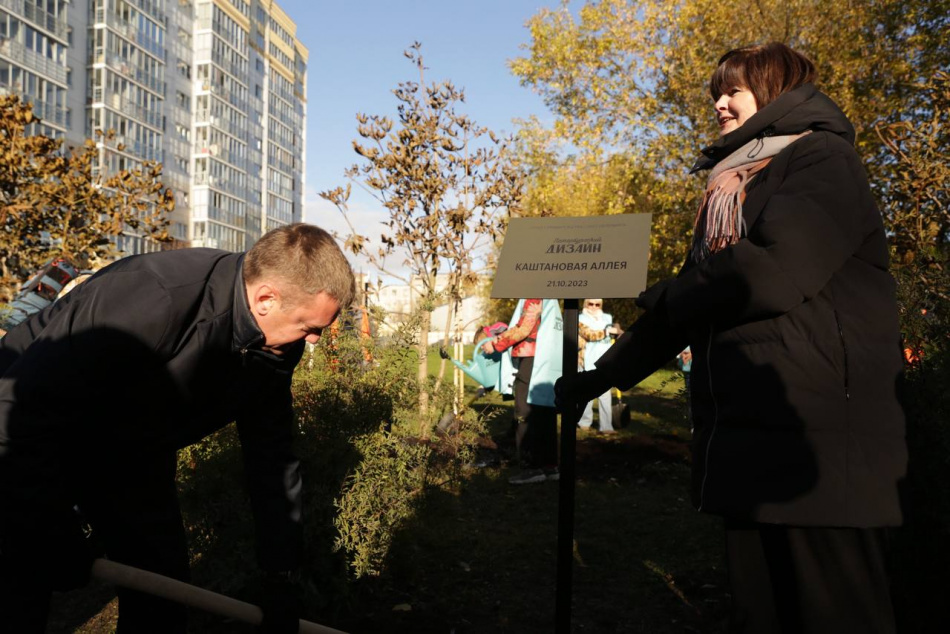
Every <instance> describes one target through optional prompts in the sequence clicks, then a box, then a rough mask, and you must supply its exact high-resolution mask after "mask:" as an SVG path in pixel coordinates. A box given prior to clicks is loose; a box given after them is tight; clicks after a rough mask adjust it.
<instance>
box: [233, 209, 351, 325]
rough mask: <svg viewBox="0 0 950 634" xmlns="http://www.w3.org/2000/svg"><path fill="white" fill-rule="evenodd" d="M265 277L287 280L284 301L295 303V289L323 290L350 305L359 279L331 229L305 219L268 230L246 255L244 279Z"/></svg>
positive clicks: (343, 305) (306, 291)
mask: <svg viewBox="0 0 950 634" xmlns="http://www.w3.org/2000/svg"><path fill="white" fill-rule="evenodd" d="M265 278H278V279H280V280H283V281H286V282H288V283H289V284H290V286H291V287H292V290H286V289H285V291H284V293H285V295H288V294H289V295H290V296H288V297H285V299H284V303H285V304H287V303H295V299H298V298H295V297H294V296H293V295H294V291H296V292H302V293H304V294H306V295H318V294H319V293H321V292H323V293H326V294H327V295H329V296H330V297H332V298H333V299H335V300H336V301H337V302H338V303H339V304H340V308H341V309H344V310H345V309H346V308H347V307H348V306H350V304H352V303H353V300H354V299H355V298H356V279H355V278H354V277H353V269H352V268H351V267H350V263H349V262H347V260H346V257H345V256H344V255H343V251H341V250H340V247H339V245H338V244H337V243H336V240H334V239H333V236H331V235H330V234H329V233H327V232H326V231H324V230H323V229H321V228H320V227H317V226H316V225H310V224H306V223H302V222H298V223H295V224H290V225H286V226H283V227H278V228H277V229H272V230H271V231H268V232H267V233H265V234H264V235H263V236H262V237H261V239H260V240H258V241H257V243H256V244H255V245H254V246H253V247H251V250H250V251H248V252H247V255H246V256H245V257H244V282H245V283H246V284H252V283H254V282H257V281H259V280H261V279H265Z"/></svg>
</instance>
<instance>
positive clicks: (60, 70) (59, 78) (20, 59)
mask: <svg viewBox="0 0 950 634" xmlns="http://www.w3.org/2000/svg"><path fill="white" fill-rule="evenodd" d="M0 56H3V57H5V58H7V59H9V60H10V61H11V62H14V63H16V64H19V65H21V66H25V67H27V68H29V69H30V70H32V71H34V72H36V73H39V74H40V75H42V76H43V77H45V78H47V79H51V80H53V81H55V82H56V83H59V84H62V85H63V86H66V73H67V71H66V67H65V66H63V65H61V64H58V63H57V62H56V61H55V60H52V59H50V58H48V57H46V56H44V55H40V54H39V53H37V52H35V51H31V50H30V49H28V48H26V47H25V46H23V45H22V44H20V43H19V42H17V41H16V40H10V39H6V38H3V39H0Z"/></svg>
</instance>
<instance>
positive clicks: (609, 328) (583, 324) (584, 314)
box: [577, 299, 619, 434]
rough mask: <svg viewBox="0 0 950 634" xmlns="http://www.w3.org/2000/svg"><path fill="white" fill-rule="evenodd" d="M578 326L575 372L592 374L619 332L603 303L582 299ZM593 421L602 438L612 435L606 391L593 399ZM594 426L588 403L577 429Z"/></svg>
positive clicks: (612, 429)
mask: <svg viewBox="0 0 950 634" xmlns="http://www.w3.org/2000/svg"><path fill="white" fill-rule="evenodd" d="M577 321H578V324H577V327H578V339H579V341H578V349H579V354H578V369H579V370H581V371H582V372H583V371H584V370H593V369H594V364H595V363H596V362H597V360H598V359H600V357H601V355H603V354H604V353H605V352H607V348H609V347H610V344H611V337H612V336H613V335H616V334H617V333H618V332H619V330H618V328H617V327H616V326H614V323H613V317H611V316H610V314H609V313H605V312H604V300H602V299H585V300H584V309H583V310H582V311H581V314H580V315H579V316H578V318H577ZM595 400H596V401H597V417H598V425H599V429H600V432H601V433H602V434H615V433H617V432H616V430H614V428H613V425H612V423H611V410H612V409H613V407H612V405H613V404H612V403H611V397H610V390H607V391H606V392H604V393H603V394H601V395H600V396H598V397H597V398H596V399H595ZM593 422H594V401H588V402H587V406H586V407H585V408H584V413H583V414H582V415H581V420H580V422H578V425H579V426H580V427H581V429H590V427H591V425H592V424H593Z"/></svg>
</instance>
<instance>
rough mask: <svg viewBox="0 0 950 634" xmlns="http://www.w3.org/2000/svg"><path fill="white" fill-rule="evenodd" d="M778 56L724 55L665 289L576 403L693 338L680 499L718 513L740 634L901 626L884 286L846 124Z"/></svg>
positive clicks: (894, 372) (897, 478)
mask: <svg viewBox="0 0 950 634" xmlns="http://www.w3.org/2000/svg"><path fill="white" fill-rule="evenodd" d="M814 79H815V70H814V66H813V64H812V63H811V61H809V60H808V59H807V58H805V57H804V56H803V55H801V54H799V53H797V52H795V51H793V50H792V49H790V48H788V47H787V46H785V45H783V44H778V43H773V44H767V45H762V46H749V47H745V48H741V49H737V50H734V51H730V52H729V53H726V54H725V55H724V56H723V57H722V58H721V59H720V61H719V66H718V68H717V69H716V70H715V72H714V73H713V76H712V79H711V82H710V92H711V94H712V98H713V100H714V102H715V112H716V117H717V121H718V123H719V127H720V131H721V133H722V136H721V137H720V139H719V140H718V141H717V142H715V143H714V144H713V145H711V146H710V147H707V148H705V149H704V150H703V151H702V154H703V157H702V158H701V159H700V160H699V162H698V163H697V165H696V168H695V169H699V170H711V171H710V174H709V179H708V183H707V187H706V194H705V196H704V198H703V201H702V205H701V207H700V209H699V212H698V215H697V217H696V225H695V232H694V236H693V245H692V249H691V252H690V254H689V257H688V259H687V262H686V264H685V265H684V267H683V268H682V270H681V271H680V273H679V275H678V276H677V277H676V278H675V279H671V280H666V281H664V282H661V283H659V284H656V285H654V286H652V287H650V288H649V289H647V290H646V291H645V292H644V293H643V294H641V296H640V297H639V298H638V300H637V303H638V305H640V306H641V307H642V308H644V309H645V310H646V312H645V314H644V315H643V316H642V317H641V318H640V319H639V320H638V321H637V322H636V323H635V324H634V325H633V326H632V327H631V328H630V329H629V330H627V332H626V333H625V334H624V335H623V336H622V337H620V338H619V339H618V341H617V343H616V344H615V345H614V346H612V347H611V349H610V350H608V351H607V352H606V353H605V355H604V356H603V357H602V358H601V359H600V361H599V362H598V363H597V369H596V370H593V371H591V372H585V373H583V374H580V375H578V376H577V377H571V378H568V377H565V378H564V379H562V380H561V382H560V383H559V385H558V392H559V394H560V395H561V397H560V398H561V399H562V400H564V401H565V403H567V404H569V405H570V406H572V407H579V405H577V404H578V403H582V402H584V401H586V400H587V399H589V398H591V396H593V395H597V394H600V393H602V392H603V391H604V389H606V388H607V387H608V386H610V385H617V386H619V387H621V388H624V389H626V388H629V387H631V386H632V385H635V384H636V383H638V382H639V381H641V380H642V379H644V378H645V377H647V376H649V375H650V374H651V373H652V372H654V371H655V370H656V369H658V368H659V367H661V366H662V365H663V364H665V363H666V362H667V361H668V360H669V359H670V358H672V357H673V356H675V355H676V354H677V353H678V352H679V351H681V350H683V348H684V347H686V345H689V346H690V348H691V350H692V352H693V356H694V359H693V364H692V375H693V376H692V381H691V387H692V398H693V416H694V420H693V422H694V425H695V429H696V435H695V438H694V442H693V461H692V469H693V479H692V494H693V502H694V504H695V506H696V507H697V508H698V509H699V510H701V511H703V512H706V513H713V514H717V515H721V516H722V517H724V518H725V527H726V551H727V560H728V564H729V580H730V585H731V590H732V596H733V611H732V631H734V632H749V633H756V634H762V633H771V632H782V633H787V632H807V633H815V632H863V633H890V632H893V631H894V628H895V626H894V617H893V610H892V607H891V602H890V596H889V589H888V580H887V576H886V573H885V566H884V559H885V556H884V543H885V532H884V527H888V526H895V525H898V524H900V523H901V521H902V516H901V506H900V500H899V496H898V486H899V483H900V482H901V481H902V480H903V479H904V477H905V473H906V461H907V449H906V442H905V438H904V416H903V413H902V410H901V407H900V405H899V403H898V401H897V396H896V383H897V381H898V378H899V375H900V372H901V369H902V362H901V355H900V335H899V328H898V320H897V305H896V300H895V284H894V281H893V279H892V278H891V276H890V274H889V273H888V249H887V241H886V236H885V233H884V227H883V223H882V220H881V216H880V213H879V211H878V209H877V207H876V205H875V203H874V200H873V198H872V195H871V190H870V187H869V186H868V182H867V178H866V176H865V172H864V169H863V167H862V165H861V160H860V158H859V157H858V155H857V153H856V152H855V150H854V145H853V144H854V138H855V135H854V129H853V128H852V126H851V124H850V123H849V122H848V120H847V118H846V117H845V115H844V114H843V113H842V112H841V110H840V109H839V108H838V107H837V106H836V105H835V104H834V103H833V102H832V101H831V99H829V98H828V97H827V96H825V95H824V94H822V93H821V92H819V91H818V90H817V89H816V88H815V86H814V85H813V83H812V82H813V81H814Z"/></svg>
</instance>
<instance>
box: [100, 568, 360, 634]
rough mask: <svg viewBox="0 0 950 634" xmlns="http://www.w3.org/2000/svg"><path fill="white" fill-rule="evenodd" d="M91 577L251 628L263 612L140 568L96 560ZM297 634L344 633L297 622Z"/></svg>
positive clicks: (306, 622) (242, 602)
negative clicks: (238, 622) (228, 619)
mask: <svg viewBox="0 0 950 634" xmlns="http://www.w3.org/2000/svg"><path fill="white" fill-rule="evenodd" d="M92 576H93V577H94V578H96V579H98V580H100V581H105V582H106V583H111V584H113V585H117V586H122V587H123V588H129V589H131V590H138V591H139V592H144V593H146V594H151V595H154V596H156V597H161V598H163V599H168V600H169V601H174V602H175V603H181V604H183V605H187V606H190V607H193V608H197V609H199V610H203V611H205V612H211V613H212V614H218V615H220V616H224V617H228V618H232V619H237V620H238V621H243V622H245V623H250V624H251V625H260V624H261V619H263V618H264V613H263V612H261V609H260V608H259V607H257V606H256V605H253V604H251V603H245V602H244V601H238V600H237V599H232V598H231V597H228V596H225V595H223V594H218V593H217V592H211V591H210V590H205V589H204V588H199V587H198V586H193V585H191V584H190V583H185V582H184V581H178V580H177V579H172V578H170V577H166V576H164V575H160V574H157V573H154V572H149V571H147V570H142V569H141V568H134V567H132V566H127V565H125V564H120V563H118V562H115V561H109V560H108V559H96V560H95V561H94V562H93V564H92ZM299 634H345V633H344V632H341V631H340V630H335V629H333V628H330V627H326V626H324V625H318V624H316V623H311V622H310V621H304V620H303V619H301V620H300V630H299Z"/></svg>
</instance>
